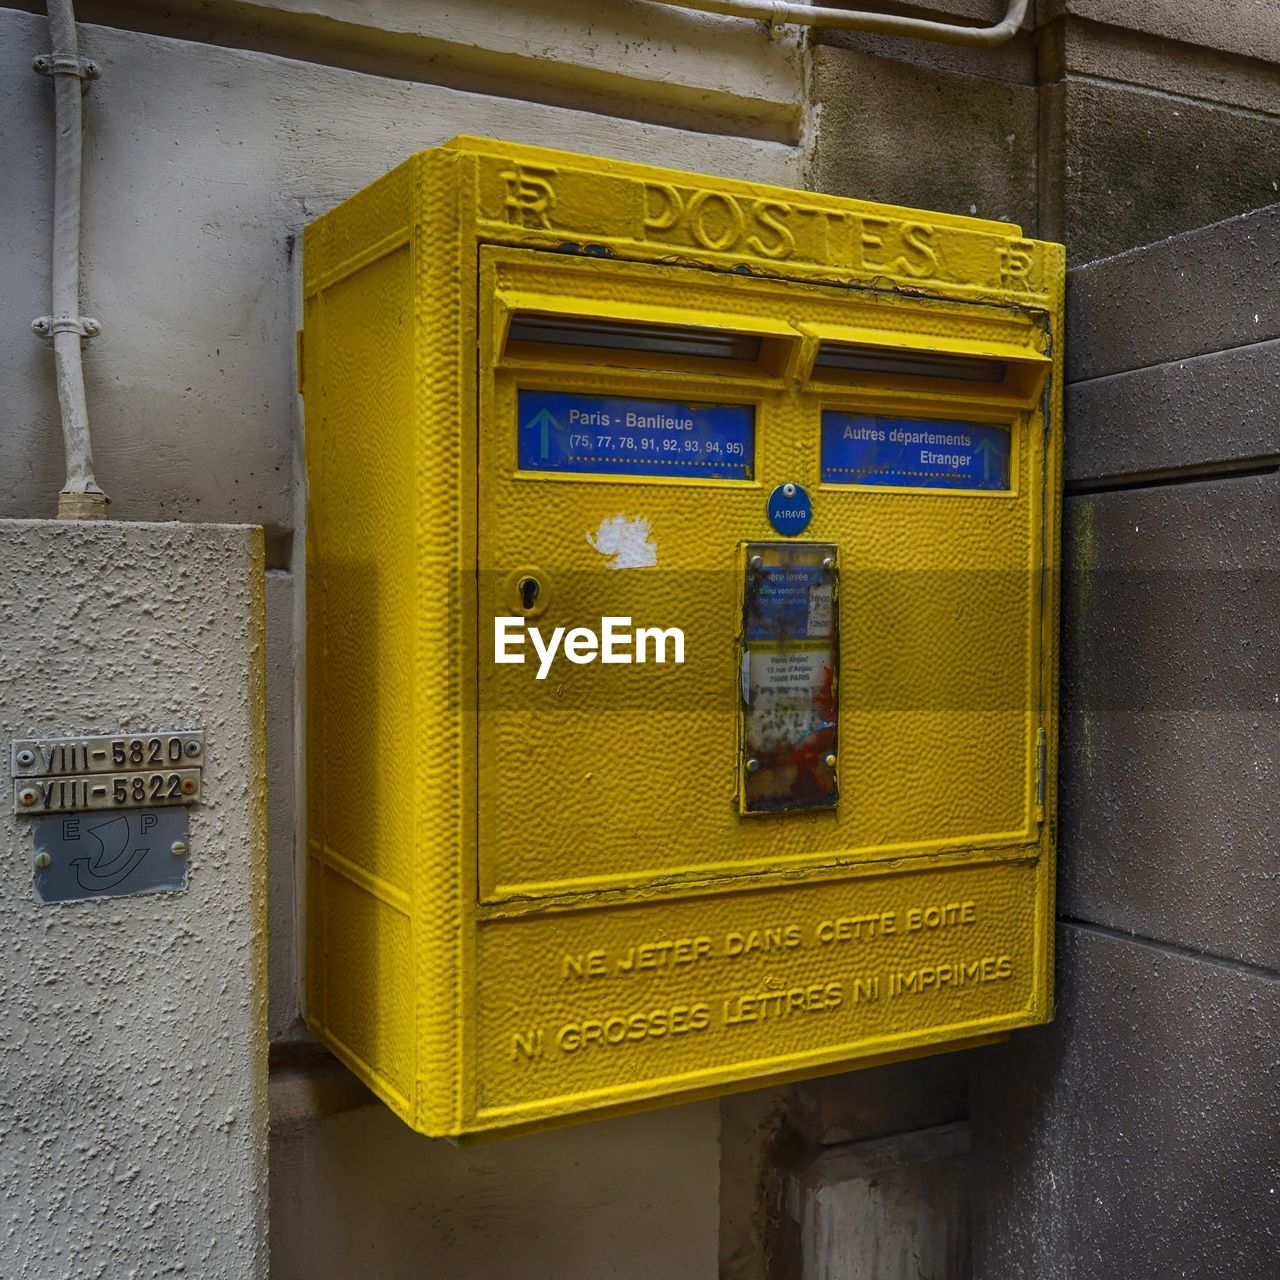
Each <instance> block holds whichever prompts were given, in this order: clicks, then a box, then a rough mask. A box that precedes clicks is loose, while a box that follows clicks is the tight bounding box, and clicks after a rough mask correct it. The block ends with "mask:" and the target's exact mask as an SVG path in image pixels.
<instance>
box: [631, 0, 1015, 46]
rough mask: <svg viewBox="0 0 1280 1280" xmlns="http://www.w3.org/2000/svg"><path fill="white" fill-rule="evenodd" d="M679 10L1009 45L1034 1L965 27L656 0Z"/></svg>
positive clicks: (806, 8)
mask: <svg viewBox="0 0 1280 1280" xmlns="http://www.w3.org/2000/svg"><path fill="white" fill-rule="evenodd" d="M653 3H655V4H665V5H670V6H671V7H672V8H675V9H697V10H699V11H700V12H702V13H719V14H723V15H724V16H725V17H729V18H754V19H758V20H760V21H763V22H767V23H768V24H769V25H770V26H771V27H780V26H788V25H792V26H797V27H832V28H837V29H843V30H848V31H874V32H877V33H879V34H880V35H886V36H913V37H916V38H918V39H921V40H938V41H941V42H942V43H943V44H975V45H992V44H1003V43H1004V42H1005V41H1006V40H1009V39H1011V38H1012V37H1013V35H1014V33H1015V32H1016V31H1017V30H1018V28H1019V27H1021V26H1022V20H1023V18H1025V17H1026V14H1027V3H1028V0H1009V8H1008V10H1007V11H1006V13H1005V15H1004V17H1003V18H1001V19H1000V21H999V22H997V23H996V24H995V26H993V27H963V26H957V25H955V24H954V23H951V22H930V21H928V20H927V19H925V18H902V17H898V16H897V15H896V14H892V13H861V12H859V11H857V10H853V9H827V8H824V7H822V6H820V5H807V4H789V3H787V2H786V0H653Z"/></svg>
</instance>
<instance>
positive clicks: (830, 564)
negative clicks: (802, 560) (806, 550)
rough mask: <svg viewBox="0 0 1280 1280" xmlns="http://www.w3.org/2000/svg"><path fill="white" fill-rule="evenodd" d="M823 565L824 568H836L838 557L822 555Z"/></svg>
mask: <svg viewBox="0 0 1280 1280" xmlns="http://www.w3.org/2000/svg"><path fill="white" fill-rule="evenodd" d="M822 567H823V568H824V569H834V568H835V567H836V558H835V556H823V557H822Z"/></svg>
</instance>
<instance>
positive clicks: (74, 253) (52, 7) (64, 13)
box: [31, 0, 109, 520]
mask: <svg viewBox="0 0 1280 1280" xmlns="http://www.w3.org/2000/svg"><path fill="white" fill-rule="evenodd" d="M48 13H49V36H50V43H51V45H52V49H51V51H50V52H49V53H48V54H47V55H43V56H41V57H39V58H36V60H35V62H34V63H33V64H32V65H33V66H34V68H35V70H36V71H37V72H39V73H40V74H41V75H47V76H50V77H51V78H52V79H53V87H54V128H55V146H54V176H53V255H52V256H53V262H52V276H53V310H52V314H51V315H47V316H41V317H40V318H39V319H37V320H35V321H33V322H32V325H31V327H32V329H33V330H35V332H36V333H37V334H39V335H40V336H41V337H48V338H51V339H52V340H53V360H54V368H55V370H56V376H57V385H58V408H59V410H60V413H61V417H62V439H63V445H64V447H65V451H66V463H67V478H66V483H65V484H64V485H63V488H62V492H61V493H60V494H59V495H58V517H59V519H63V520H101V519H104V518H105V517H106V515H107V503H108V501H109V499H108V497H107V495H106V494H105V493H103V492H102V490H101V489H100V488H99V487H98V482H97V480H96V479H95V478H94V474H93V445H92V441H91V440H90V436H89V409H88V406H87V404H86V403H85V394H84V366H83V364H82V361H81V349H80V348H81V343H82V342H83V340H84V339H85V338H91V337H93V336H94V335H96V334H97V333H99V332H100V327H99V325H98V322H97V321H96V320H92V319H90V318H89V317H88V316H82V315H81V314H80V175H81V152H82V127H81V114H80V99H81V95H82V94H83V91H84V87H83V82H84V81H85V80H91V79H94V78H96V77H97V75H98V68H97V66H96V64H94V63H92V62H89V61H87V60H85V59H83V58H81V57H80V49H79V41H78V39H77V36H76V20H75V13H74V12H73V10H72V7H71V0H48Z"/></svg>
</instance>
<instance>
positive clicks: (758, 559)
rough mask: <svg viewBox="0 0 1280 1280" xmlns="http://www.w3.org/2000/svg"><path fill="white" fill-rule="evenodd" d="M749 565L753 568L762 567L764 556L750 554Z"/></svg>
mask: <svg viewBox="0 0 1280 1280" xmlns="http://www.w3.org/2000/svg"><path fill="white" fill-rule="evenodd" d="M751 567H752V568H753V569H763V568H764V556H752V557H751Z"/></svg>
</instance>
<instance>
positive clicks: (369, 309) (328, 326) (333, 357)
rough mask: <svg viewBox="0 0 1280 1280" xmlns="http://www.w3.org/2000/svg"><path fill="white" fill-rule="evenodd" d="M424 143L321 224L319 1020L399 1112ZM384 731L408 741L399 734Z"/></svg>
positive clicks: (315, 359)
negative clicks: (417, 240)
mask: <svg viewBox="0 0 1280 1280" xmlns="http://www.w3.org/2000/svg"><path fill="white" fill-rule="evenodd" d="M414 164H415V162H413V161H410V162H409V163H407V164H405V165H401V166H400V167H399V168H398V169H396V170H393V171H392V172H391V173H390V174H388V175H386V177H384V178H382V179H380V180H379V181H378V182H376V183H374V184H372V185H371V186H370V187H368V188H366V189H365V190H363V191H361V192H360V193H359V194H358V195H356V196H354V197H352V198H351V199H350V200H348V201H346V202H344V203H343V204H342V205H340V206H338V207H337V208H336V209H334V210H333V211H332V212H330V213H328V214H326V215H325V216H324V217H322V218H320V219H318V220H317V221H316V222H314V223H313V224H311V226H309V227H308V228H307V231H306V234H305V238H304V286H303V289H304V329H303V337H302V342H301V347H300V357H301V369H300V374H301V377H300V385H301V387H302V391H303V395H304V398H305V403H306V428H305V458H306V474H307V487H308V517H307V557H306V618H307V677H306V680H307V779H306V812H307V820H306V825H307V835H306V879H307V899H306V902H307V905H306V938H307V947H306V952H307V954H306V990H305V993H304V995H305V1000H304V1004H305V1012H306V1017H307V1021H308V1024H309V1026H310V1027H311V1029H312V1031H313V1032H314V1033H315V1035H316V1036H317V1037H318V1038H319V1039H320V1040H321V1041H323V1042H324V1043H325V1044H326V1045H327V1046H328V1047H329V1048H330V1049H331V1050H332V1051H333V1052H334V1053H335V1054H336V1055H337V1056H338V1057H339V1058H341V1059H342V1061H343V1062H344V1063H346V1065H347V1066H348V1067H350V1068H351V1070H352V1071H354V1072H355V1074H356V1075H358V1076H359V1077H360V1079H362V1080H363V1081H364V1082H365V1083H366V1084H367V1085H369V1087H370V1088H371V1089H373V1091H374V1092H375V1093H377V1094H378V1096H379V1097H381V1098H382V1099H383V1100H384V1101H385V1102H386V1103H387V1104H388V1105H389V1106H390V1107H391V1108H392V1109H393V1110H394V1111H395V1112H396V1113H397V1114H399V1115H400V1116H402V1117H403V1118H405V1119H406V1120H410V1121H411V1120H412V1117H413V1109H414V1105H415V1092H416V1076H417V1072H416V1057H417V1044H416V1039H415V1021H416V993H415V988H416V985H417V984H416V982H415V950H414V948H415V941H416V938H417V937H418V936H419V933H418V929H417V927H416V922H415V919H414V847H415V834H416V832H417V829H418V826H419V822H418V816H417V812H416V803H417V800H416V797H417V794H418V785H419V784H418V779H417V777H416V775H415V772H414V767H413V766H414V752H413V749H412V745H411V744H414V743H416V742H417V741H419V737H420V735H419V733H418V731H417V718H416V699H417V683H418V682H417V675H416V672H415V667H414V644H413V637H414V635H415V633H416V631H417V629H418V622H417V612H416V608H417V606H416V600H417V593H418V582H417V580H416V576H415V571H416V567H417V559H418V550H417V540H416V536H417V524H416V522H417V509H418V504H417V500H416V494H415V487H416V483H417V477H416V474H415V469H416V460H415V454H414V441H413V428H414V417H413V404H414V399H415V395H416V385H415V373H416V358H415V352H414V344H413V333H414V317H415V299H414V276H413V258H414V247H413V168H414ZM388 744H397V748H398V749H396V750H392V751H389V750H388Z"/></svg>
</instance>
